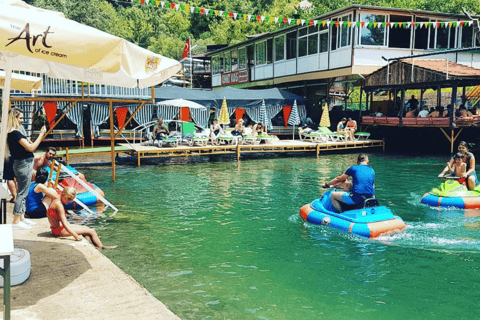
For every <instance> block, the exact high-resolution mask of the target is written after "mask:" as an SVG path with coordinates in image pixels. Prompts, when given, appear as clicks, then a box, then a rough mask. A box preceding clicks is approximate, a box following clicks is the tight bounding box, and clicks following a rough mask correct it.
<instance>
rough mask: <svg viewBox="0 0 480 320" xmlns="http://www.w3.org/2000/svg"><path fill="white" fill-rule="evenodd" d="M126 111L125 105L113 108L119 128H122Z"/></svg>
mask: <svg viewBox="0 0 480 320" xmlns="http://www.w3.org/2000/svg"><path fill="white" fill-rule="evenodd" d="M127 112H128V108H127V107H118V108H116V109H115V113H116V114H117V121H118V127H119V128H123V126H124V125H125V118H127Z"/></svg>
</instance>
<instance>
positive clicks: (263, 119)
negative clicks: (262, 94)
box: [258, 100, 270, 128]
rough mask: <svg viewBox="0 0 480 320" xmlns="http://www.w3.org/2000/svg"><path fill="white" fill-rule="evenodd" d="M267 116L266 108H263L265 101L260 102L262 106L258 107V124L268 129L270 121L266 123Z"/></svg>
mask: <svg viewBox="0 0 480 320" xmlns="http://www.w3.org/2000/svg"><path fill="white" fill-rule="evenodd" d="M268 120H269V119H268V116H267V107H266V106H265V100H263V101H262V105H261V106H260V117H259V119H258V122H260V123H261V124H262V125H263V126H264V127H265V128H269V127H270V121H268Z"/></svg>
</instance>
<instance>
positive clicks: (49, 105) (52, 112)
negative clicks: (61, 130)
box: [43, 101, 57, 128]
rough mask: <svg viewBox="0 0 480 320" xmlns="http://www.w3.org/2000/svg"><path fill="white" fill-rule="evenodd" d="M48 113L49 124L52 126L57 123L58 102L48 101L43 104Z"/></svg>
mask: <svg viewBox="0 0 480 320" xmlns="http://www.w3.org/2000/svg"><path fill="white" fill-rule="evenodd" d="M43 108H45V113H46V115H47V121H48V126H49V127H50V128H51V127H52V126H53V125H54V124H55V116H56V115H57V103H56V102H53V101H48V102H45V103H44V104H43Z"/></svg>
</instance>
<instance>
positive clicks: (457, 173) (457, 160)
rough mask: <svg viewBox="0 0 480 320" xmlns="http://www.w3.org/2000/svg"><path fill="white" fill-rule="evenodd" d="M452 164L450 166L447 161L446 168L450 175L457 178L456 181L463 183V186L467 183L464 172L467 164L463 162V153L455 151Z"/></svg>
mask: <svg viewBox="0 0 480 320" xmlns="http://www.w3.org/2000/svg"><path fill="white" fill-rule="evenodd" d="M453 161H454V162H453V164H452V166H450V163H448V169H449V170H450V172H451V173H452V174H451V176H452V177H456V178H459V179H458V183H460V184H463V185H464V186H466V185H467V181H466V179H465V173H466V172H467V164H466V163H465V162H463V154H461V153H460V152H458V153H456V154H455V155H454V156H453Z"/></svg>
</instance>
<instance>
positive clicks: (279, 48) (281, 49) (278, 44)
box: [275, 35, 285, 61]
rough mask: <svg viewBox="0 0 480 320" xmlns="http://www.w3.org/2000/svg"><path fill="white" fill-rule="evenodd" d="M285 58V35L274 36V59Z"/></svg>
mask: <svg viewBox="0 0 480 320" xmlns="http://www.w3.org/2000/svg"><path fill="white" fill-rule="evenodd" d="M283 59H285V35H283V36H280V37H278V38H275V61H280V60H283Z"/></svg>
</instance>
